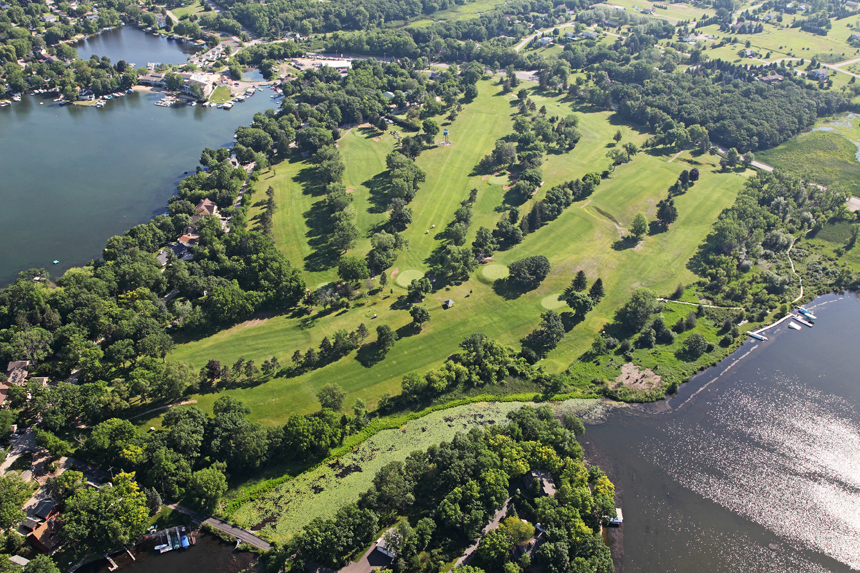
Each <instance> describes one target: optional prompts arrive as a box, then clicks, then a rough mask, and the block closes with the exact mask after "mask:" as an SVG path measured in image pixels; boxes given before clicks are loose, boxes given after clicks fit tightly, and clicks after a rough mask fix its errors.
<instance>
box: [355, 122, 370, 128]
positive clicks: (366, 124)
mask: <svg viewBox="0 0 860 573" xmlns="http://www.w3.org/2000/svg"><path fill="white" fill-rule="evenodd" d="M358 127H360V128H364V127H370V124H369V123H362V124H361V125H359V126H358Z"/></svg>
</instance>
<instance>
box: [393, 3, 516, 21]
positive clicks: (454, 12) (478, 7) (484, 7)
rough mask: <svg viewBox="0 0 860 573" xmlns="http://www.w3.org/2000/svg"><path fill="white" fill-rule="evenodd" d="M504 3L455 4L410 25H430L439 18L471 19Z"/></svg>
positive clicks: (451, 19) (445, 19) (447, 19)
mask: <svg viewBox="0 0 860 573" xmlns="http://www.w3.org/2000/svg"><path fill="white" fill-rule="evenodd" d="M502 4H504V1H503V0H476V1H475V2H471V3H467V4H460V5H454V7H453V8H450V9H448V10H441V11H439V12H435V13H434V14H433V18H422V19H420V20H415V21H413V22H410V23H409V24H408V25H409V26H412V27H416V28H422V27H426V26H430V25H432V24H433V23H434V22H436V21H439V20H444V21H453V22H456V21H457V20H471V19H472V18H477V17H478V16H480V15H481V14H482V13H483V12H489V11H490V10H492V9H494V8H496V7H498V6H500V5H502Z"/></svg>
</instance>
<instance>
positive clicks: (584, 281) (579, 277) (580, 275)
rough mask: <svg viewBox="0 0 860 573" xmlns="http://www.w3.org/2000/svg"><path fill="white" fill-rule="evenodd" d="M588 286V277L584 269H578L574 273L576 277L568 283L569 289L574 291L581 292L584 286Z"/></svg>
mask: <svg viewBox="0 0 860 573" xmlns="http://www.w3.org/2000/svg"><path fill="white" fill-rule="evenodd" d="M587 286H588V277H586V276H585V271H584V270H582V269H579V271H577V273H576V278H574V279H573V282H572V283H570V288H571V290H575V291H576V292H582V291H584V290H585V287H587Z"/></svg>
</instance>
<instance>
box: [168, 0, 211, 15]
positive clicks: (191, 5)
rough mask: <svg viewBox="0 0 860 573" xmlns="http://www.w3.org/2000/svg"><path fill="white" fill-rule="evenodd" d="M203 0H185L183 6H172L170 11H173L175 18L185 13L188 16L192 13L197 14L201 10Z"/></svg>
mask: <svg viewBox="0 0 860 573" xmlns="http://www.w3.org/2000/svg"><path fill="white" fill-rule="evenodd" d="M203 1H204V0H200V1H199V2H198V1H196V0H194V1H191V0H189V1H188V2H186V4H185V6H180V7H179V8H172V9H171V10H170V11H171V12H173V14H174V15H175V16H176V17H177V18H182V17H183V16H184V15H186V14H188V15H189V16H190V15H192V14H199V13H200V12H202V11H203V6H201V4H202V2H203Z"/></svg>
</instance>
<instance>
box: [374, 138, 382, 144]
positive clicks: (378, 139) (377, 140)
mask: <svg viewBox="0 0 860 573" xmlns="http://www.w3.org/2000/svg"><path fill="white" fill-rule="evenodd" d="M373 141H375V142H377V143H379V142H380V141H382V138H381V137H374V138H373Z"/></svg>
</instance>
